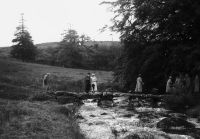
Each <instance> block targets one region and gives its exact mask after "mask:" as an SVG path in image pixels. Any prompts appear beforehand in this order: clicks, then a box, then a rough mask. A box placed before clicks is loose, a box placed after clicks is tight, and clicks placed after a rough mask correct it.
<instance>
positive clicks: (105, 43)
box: [36, 41, 121, 49]
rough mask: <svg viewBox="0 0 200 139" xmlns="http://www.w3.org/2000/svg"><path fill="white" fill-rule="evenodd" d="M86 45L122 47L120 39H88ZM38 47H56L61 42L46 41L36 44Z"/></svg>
mask: <svg viewBox="0 0 200 139" xmlns="http://www.w3.org/2000/svg"><path fill="white" fill-rule="evenodd" d="M85 45H86V46H106V47H111V46H116V47H120V46H121V44H120V42H119V41H88V42H85ZM36 46H37V47H38V48H41V49H44V48H49V47H52V48H55V47H58V46H59V42H46V43H40V44H36Z"/></svg>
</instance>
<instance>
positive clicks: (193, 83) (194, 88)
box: [135, 73, 200, 94]
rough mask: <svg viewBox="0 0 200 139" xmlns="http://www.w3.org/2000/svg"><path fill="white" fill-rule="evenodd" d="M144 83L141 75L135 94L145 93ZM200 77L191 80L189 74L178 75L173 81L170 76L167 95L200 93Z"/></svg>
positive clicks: (138, 78) (137, 80)
mask: <svg viewBox="0 0 200 139" xmlns="http://www.w3.org/2000/svg"><path fill="white" fill-rule="evenodd" d="M143 85H144V82H143V80H142V77H141V74H139V76H138V77H137V79H136V87H135V93H142V92H143ZM199 89H200V88H199V76H198V75H196V76H195V77H194V78H191V77H190V76H189V74H185V75H183V74H181V73H180V74H178V76H176V78H175V81H173V79H172V76H169V78H168V80H167V83H166V93H175V94H178V93H191V92H194V93H199Z"/></svg>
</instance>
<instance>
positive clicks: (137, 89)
mask: <svg viewBox="0 0 200 139" xmlns="http://www.w3.org/2000/svg"><path fill="white" fill-rule="evenodd" d="M143 85H144V83H143V81H142V77H141V74H139V76H138V78H137V80H136V87H135V92H136V93H142V86H143Z"/></svg>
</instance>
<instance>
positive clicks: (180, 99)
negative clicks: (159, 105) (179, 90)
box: [164, 94, 200, 112]
mask: <svg viewBox="0 0 200 139" xmlns="http://www.w3.org/2000/svg"><path fill="white" fill-rule="evenodd" d="M199 99H200V96H196V95H193V94H179V95H177V94H176V95H172V96H167V97H165V98H164V101H165V103H166V107H167V108H169V109H171V110H176V111H180V112H181V111H185V110H186V109H187V108H190V107H194V106H197V105H199V104H200V102H199Z"/></svg>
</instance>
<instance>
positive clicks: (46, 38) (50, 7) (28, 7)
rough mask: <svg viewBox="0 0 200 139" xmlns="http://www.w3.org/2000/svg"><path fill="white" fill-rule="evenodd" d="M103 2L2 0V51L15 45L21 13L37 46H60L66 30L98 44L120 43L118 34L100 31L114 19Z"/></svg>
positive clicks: (88, 0) (96, 0)
mask: <svg viewBox="0 0 200 139" xmlns="http://www.w3.org/2000/svg"><path fill="white" fill-rule="evenodd" d="M102 1H103V0H0V18H1V22H0V47H1V46H10V45H12V39H13V38H14V33H15V32H16V27H17V26H19V25H20V19H21V13H23V14H24V19H25V26H26V27H27V30H28V31H29V33H30V34H31V36H32V39H33V41H34V44H38V43H44V42H58V41H60V40H61V39H62V35H61V34H62V33H63V32H64V30H67V29H70V28H71V29H75V30H76V31H77V32H78V34H79V35H81V34H86V35H88V36H90V37H91V38H92V40H95V41H112V40H113V41H118V40H119V33H116V32H111V31H109V30H107V31H105V32H103V33H101V32H100V31H99V29H101V28H102V27H104V26H105V25H112V22H111V18H112V17H113V16H114V15H113V13H112V12H110V10H109V6H108V5H99V4H100V3H101V2H102Z"/></svg>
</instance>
